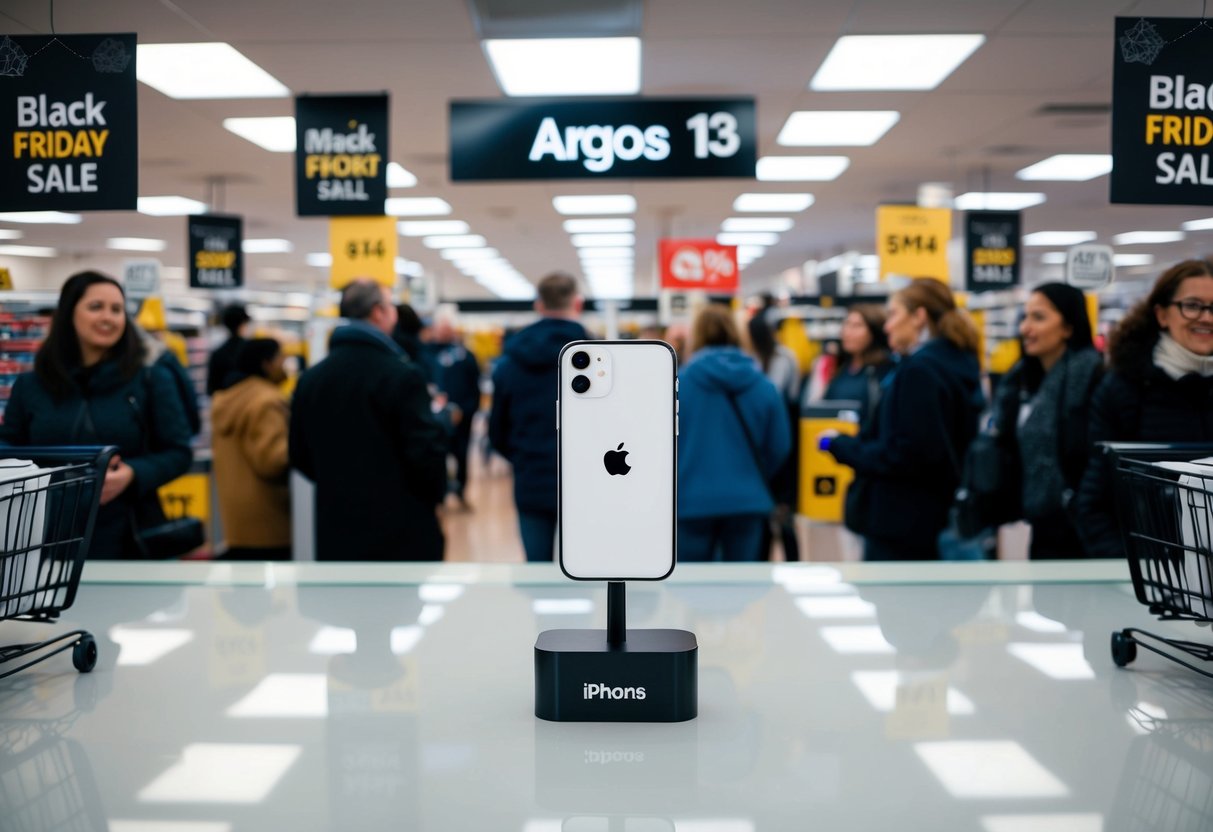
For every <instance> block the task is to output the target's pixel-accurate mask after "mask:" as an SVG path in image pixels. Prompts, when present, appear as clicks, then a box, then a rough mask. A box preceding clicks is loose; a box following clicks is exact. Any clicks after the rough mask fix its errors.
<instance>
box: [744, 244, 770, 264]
mask: <svg viewBox="0 0 1213 832" xmlns="http://www.w3.org/2000/svg"><path fill="white" fill-rule="evenodd" d="M766 253H767V247H766V246H751V245H745V246H738V247H737V259H738V260H743V259H744V260H751V261H752V260H757V259H758V258H759V257H761V256H762V255H764V254H766Z"/></svg>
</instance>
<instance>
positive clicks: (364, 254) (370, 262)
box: [329, 217, 396, 289]
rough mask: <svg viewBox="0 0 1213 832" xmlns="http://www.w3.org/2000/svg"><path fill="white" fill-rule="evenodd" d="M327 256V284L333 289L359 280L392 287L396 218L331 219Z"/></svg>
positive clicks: (394, 275)
mask: <svg viewBox="0 0 1213 832" xmlns="http://www.w3.org/2000/svg"><path fill="white" fill-rule="evenodd" d="M329 253H330V254H332V256H333V266H332V271H331V273H330V275H329V285H330V286H332V287H333V288H334V289H341V288H343V287H344V286H345V284H347V283H349V282H350V281H352V280H356V279H358V278H360V277H368V278H370V279H372V280H375V281H378V282H379V283H382V284H383V285H384V286H395V285H396V218H395V217H334V218H333V219H331V220H330V221H329Z"/></svg>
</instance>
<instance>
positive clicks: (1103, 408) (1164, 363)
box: [1078, 260, 1213, 558]
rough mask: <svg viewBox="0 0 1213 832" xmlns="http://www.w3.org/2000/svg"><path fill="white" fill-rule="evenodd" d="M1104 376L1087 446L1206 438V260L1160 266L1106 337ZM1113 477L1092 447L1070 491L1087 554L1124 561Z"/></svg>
mask: <svg viewBox="0 0 1213 832" xmlns="http://www.w3.org/2000/svg"><path fill="white" fill-rule="evenodd" d="M1108 367H1109V369H1108V373H1107V374H1106V375H1105V376H1104V379H1103V381H1101V382H1100V384H1099V387H1097V388H1096V389H1095V396H1094V399H1093V400H1092V402H1091V423H1090V430H1089V434H1090V439H1091V441H1092V442H1210V441H1213V262H1211V261H1210V260H1184V261H1183V262H1182V263H1177V264H1176V265H1174V266H1172V267H1171V268H1169V269H1167V270H1166V271H1165V272H1163V273H1162V275H1160V276H1159V278H1158V280H1157V281H1156V282H1155V283H1154V288H1153V289H1152V290H1151V291H1150V294H1149V296H1148V297H1146V299H1145V300H1143V301H1141V302H1140V303H1138V304H1137V305H1136V306H1134V307H1133V308H1132V309H1131V310H1129V314H1128V315H1126V316H1125V317H1124V319H1123V320H1122V321H1121V322H1120V324H1119V326H1117V327H1116V329H1115V330H1114V331H1113V332H1112V336H1111V339H1110V342H1109V344H1108ZM1113 475H1114V472H1113V471H1112V470H1111V466H1110V465H1109V464H1108V460H1107V458H1106V457H1105V456H1104V455H1103V454H1101V453H1100V452H1099V449H1098V448H1095V449H1093V450H1092V456H1091V461H1090V464H1089V465H1088V466H1087V471H1086V473H1085V474H1084V475H1083V480H1082V488H1081V489H1080V490H1079V494H1078V515H1079V530H1080V532H1081V533H1082V537H1083V542H1084V543H1085V544H1086V550H1087V554H1088V555H1089V556H1090V557H1108V558H1115V557H1124V555H1125V550H1124V545H1123V544H1122V543H1121V540H1120V533H1119V526H1118V523H1117V519H1116V505H1115V499H1114V497H1113V482H1112V478H1113Z"/></svg>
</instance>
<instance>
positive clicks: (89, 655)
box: [72, 633, 97, 673]
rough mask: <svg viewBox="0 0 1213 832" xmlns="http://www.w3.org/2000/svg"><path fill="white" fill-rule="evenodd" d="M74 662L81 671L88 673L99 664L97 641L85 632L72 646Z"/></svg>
mask: <svg viewBox="0 0 1213 832" xmlns="http://www.w3.org/2000/svg"><path fill="white" fill-rule="evenodd" d="M72 664H73V665H75V666H76V669H77V670H79V671H80V672H81V673H88V672H89V671H90V670H92V669H93V668H94V667H96V666H97V642H96V641H95V640H94V639H93V637H92V636H90V635H88V634H87V633H85V634H84V635H82V636H80V640H79V641H77V642H76V646H75V647H73V648H72Z"/></svg>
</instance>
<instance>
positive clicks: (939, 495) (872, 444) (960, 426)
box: [829, 338, 983, 552]
mask: <svg viewBox="0 0 1213 832" xmlns="http://www.w3.org/2000/svg"><path fill="white" fill-rule="evenodd" d="M982 407H983V396H982V393H981V386H980V376H979V370H978V365H977V358H976V357H975V356H973V355H971V354H970V353H966V352H964V351H962V350H960V349H958V348H957V347H956V346H954V345H953V344H952V343H951V342H950V341H948V340H946V339H943V338H936V339H934V340H932V341H928V342H927V343H926V344H924V345H923V346H922V347H921V348H920V349H919V350H918V351H917V352H915V353H914V354H913V355H910V356H908V357H906V358H904V359H902V360H901V361H900V362H899V363H898V364H897V366H896V368H895V369H894V370H893V371H892V372H891V373H890V374H889V375H888V376H887V377H886V378H885V381H884V383H883V385H882V395H881V399H880V404H879V406H878V407H877V408H876V414H875V416H874V418H873V419H872V420H871V421H869V423H868V424H867V425H866V426H865V427H864V428H863V430H862V431H861V432H860V434H859V436H857V437H856V436H838V437H835V438H834V439H833V440H832V441H831V443H830V446H829V451H830V453H831V454H833V455H834V458H835V459H837V460H838V461H839V462H841V463H842V464H843V465H849V466H850V467H852V468H854V469H855V475H856V477H857V478H865V479H866V480H867V481H868V485H867V494H868V502H867V505H866V509H867V511H866V516H867V518H868V522H867V526H866V528H865V530H864V536H865V537H871V538H875V539H877V540H879V541H881V542H882V543H883V544H884V546H885V547H886V548H889V549H893V550H897V549H904V550H905V551H906V552H924V551H932V550H934V549H935V540H936V538H937V537H938V536H939V532H940V531H941V530H942V529H943V527H944V525H945V524H946V523H947V517H948V509H949V508H950V507H951V505H952V495H953V493H954V492H955V490H956V486H957V485H958V484H959V481H960V476H959V470H960V465H961V464H962V460H963V459H964V456H965V452H966V451H967V450H968V448H969V443H970V442H972V441H973V437H974V436H975V435H976V434H977V417H978V415H979V414H980V413H981V410H982Z"/></svg>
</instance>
